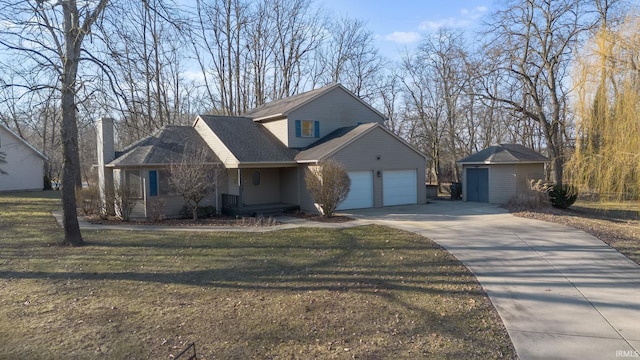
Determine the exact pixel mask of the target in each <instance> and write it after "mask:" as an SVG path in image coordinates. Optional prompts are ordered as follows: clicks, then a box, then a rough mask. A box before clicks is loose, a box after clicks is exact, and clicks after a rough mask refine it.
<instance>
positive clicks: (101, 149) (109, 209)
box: [97, 118, 116, 215]
mask: <svg viewBox="0 0 640 360" xmlns="http://www.w3.org/2000/svg"><path fill="white" fill-rule="evenodd" d="M97 127H98V129H97V130H98V131H97V134H98V139H97V140H98V141H97V144H98V187H99V191H100V200H101V201H102V210H103V211H104V212H105V213H106V214H107V215H113V214H114V213H115V211H114V207H113V200H110V201H107V199H113V195H114V194H115V188H114V186H113V169H111V168H107V167H105V165H106V164H108V163H109V162H111V161H112V160H113V159H115V157H116V151H115V145H114V132H113V119H110V118H100V119H98V123H97Z"/></svg>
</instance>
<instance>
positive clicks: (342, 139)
mask: <svg viewBox="0 0 640 360" xmlns="http://www.w3.org/2000/svg"><path fill="white" fill-rule="evenodd" d="M375 125H377V123H365V124H360V125H357V126H349V127H343V128H339V129H336V130H334V131H332V132H331V133H329V134H328V135H327V136H325V137H323V138H322V139H320V140H318V141H316V142H315V143H313V144H311V145H309V146H308V147H307V148H306V149H304V150H302V151H301V152H300V153H299V154H298V155H296V160H297V161H301V162H305V161H317V160H320V159H323V158H325V157H327V156H329V155H331V154H332V153H334V152H336V151H338V150H339V149H340V148H342V147H344V146H346V145H347V144H349V143H350V142H352V141H354V140H355V139H357V138H359V137H360V136H361V135H362V134H364V133H367V132H368V131H370V130H371V129H373V128H374V127H375Z"/></svg>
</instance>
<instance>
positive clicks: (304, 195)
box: [298, 165, 319, 214]
mask: <svg viewBox="0 0 640 360" xmlns="http://www.w3.org/2000/svg"><path fill="white" fill-rule="evenodd" d="M308 168H309V166H307V165H301V166H300V167H299V168H298V171H299V172H300V176H299V177H298V185H299V187H300V192H299V196H300V203H299V205H300V210H302V211H305V212H308V213H314V214H317V213H319V212H318V209H316V206H315V204H314V201H313V198H312V197H311V194H309V190H307V183H306V181H305V179H304V175H305V172H306V171H307V169H308Z"/></svg>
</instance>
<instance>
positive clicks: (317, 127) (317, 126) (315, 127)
mask: <svg viewBox="0 0 640 360" xmlns="http://www.w3.org/2000/svg"><path fill="white" fill-rule="evenodd" d="M313 134H314V135H313V136H314V137H317V138H319V137H320V121H314V122H313Z"/></svg>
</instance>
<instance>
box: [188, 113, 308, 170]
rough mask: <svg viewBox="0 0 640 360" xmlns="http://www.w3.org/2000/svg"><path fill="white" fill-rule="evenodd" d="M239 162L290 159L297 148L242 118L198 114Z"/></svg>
mask: <svg viewBox="0 0 640 360" xmlns="http://www.w3.org/2000/svg"><path fill="white" fill-rule="evenodd" d="M200 118H201V119H202V121H204V122H205V123H206V124H207V126H209V128H211V131H213V132H214V133H215V134H216V136H218V138H219V139H220V141H222V143H224V145H225V146H226V147H227V149H229V151H231V153H232V154H233V156H235V158H236V159H238V161H240V162H248V163H253V162H294V161H295V160H294V157H295V156H296V154H297V153H298V151H297V150H294V149H289V148H287V147H286V146H285V145H284V144H283V143H282V142H280V140H278V139H277V138H276V137H275V135H273V134H272V133H271V132H269V131H268V130H267V129H266V128H265V127H264V126H263V125H261V124H259V123H255V122H253V120H252V119H250V118H246V117H232V116H212V115H200Z"/></svg>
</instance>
